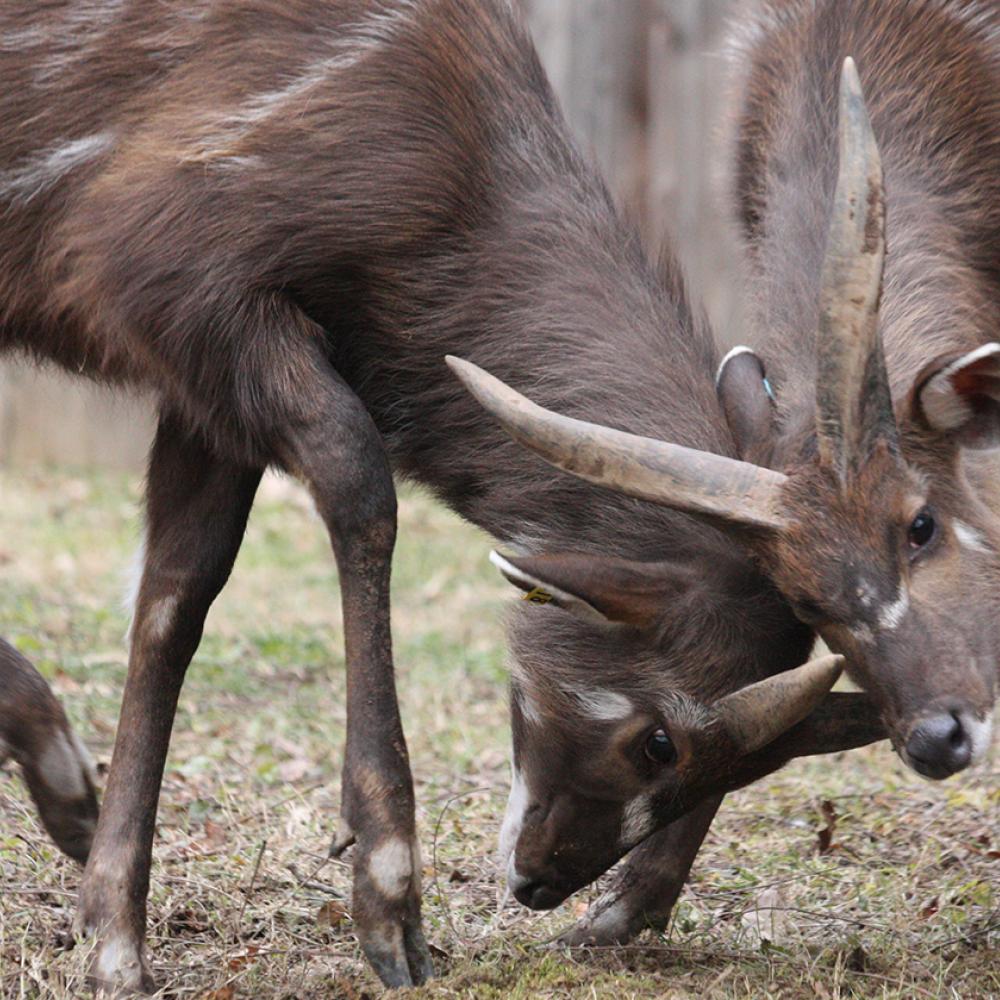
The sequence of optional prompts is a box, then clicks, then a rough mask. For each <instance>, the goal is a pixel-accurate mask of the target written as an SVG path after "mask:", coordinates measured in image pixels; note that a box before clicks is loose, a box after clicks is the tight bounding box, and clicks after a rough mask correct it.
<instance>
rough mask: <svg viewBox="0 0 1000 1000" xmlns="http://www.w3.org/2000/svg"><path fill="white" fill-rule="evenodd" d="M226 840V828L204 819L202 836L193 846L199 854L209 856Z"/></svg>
mask: <svg viewBox="0 0 1000 1000" xmlns="http://www.w3.org/2000/svg"><path fill="white" fill-rule="evenodd" d="M228 839H229V835H228V833H226V828H225V827H224V826H223V825H222V824H221V823H216V822H214V821H213V820H210V819H206V820H205V826H204V827H203V832H202V835H201V837H200V838H199V839H198V841H197V843H196V844H194V845H193V846H194V848H195V850H197V851H198V852H199V853H201V854H211V853H213V852H214V851H217V850H218V849H219V848H220V847H222V845H223V844H225V842H226V841H227V840H228Z"/></svg>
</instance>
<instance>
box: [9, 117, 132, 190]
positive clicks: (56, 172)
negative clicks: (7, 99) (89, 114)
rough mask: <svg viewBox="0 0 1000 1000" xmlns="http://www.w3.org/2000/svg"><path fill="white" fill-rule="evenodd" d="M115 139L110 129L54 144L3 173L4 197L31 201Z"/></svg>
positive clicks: (103, 150) (108, 146)
mask: <svg viewBox="0 0 1000 1000" xmlns="http://www.w3.org/2000/svg"><path fill="white" fill-rule="evenodd" d="M113 142H114V137H113V136H112V134H111V133H110V132H97V133H95V134H94V135H88V136H84V137H83V138H82V139H73V140H70V141H68V142H64V143H62V144H61V145H58V146H52V147H50V148H49V149H47V150H45V151H44V152H42V153H39V154H38V155H37V156H35V157H34V158H32V159H31V160H29V161H28V163H26V164H24V165H23V166H20V167H14V168H13V169H11V170H5V171H3V172H2V173H0V198H8V199H10V200H11V201H13V202H15V203H16V204H19V205H27V204H28V203H29V202H30V201H32V200H33V199H34V198H37V197H38V196H39V195H40V194H44V193H45V192H46V191H47V190H49V189H50V188H52V187H54V186H55V185H56V184H58V183H59V181H61V180H62V179H63V177H65V176H66V175H67V174H68V173H70V172H71V171H73V170H75V169H76V168H77V167H80V166H83V164H85V163H87V162H88V161H90V160H93V159H95V158H96V157H98V156H100V155H101V154H102V153H104V152H105V151H107V150H108V149H110V148H111V146H112V143H113Z"/></svg>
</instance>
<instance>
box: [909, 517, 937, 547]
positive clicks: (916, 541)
mask: <svg viewBox="0 0 1000 1000" xmlns="http://www.w3.org/2000/svg"><path fill="white" fill-rule="evenodd" d="M936 534H937V522H936V521H935V520H934V515H933V514H932V513H931V512H930V510H928V509H927V508H926V507H925V508H924V509H923V510H922V511H921V512H920V513H919V514H917V516H916V517H915V518H914V519H913V520H912V521H911V522H910V527H909V529H908V530H907V533H906V541H907V543H908V544H909V546H910V549H911V550H912V551H913V552H917V551H919V550H920V549H922V548H925V547H926V546H927V545H929V544H930V543H931V542H932V541H933V539H934V536H935V535H936Z"/></svg>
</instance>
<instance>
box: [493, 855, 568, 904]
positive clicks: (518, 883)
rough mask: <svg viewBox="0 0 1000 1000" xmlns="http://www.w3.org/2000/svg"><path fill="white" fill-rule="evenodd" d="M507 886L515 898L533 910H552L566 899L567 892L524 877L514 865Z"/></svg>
mask: <svg viewBox="0 0 1000 1000" xmlns="http://www.w3.org/2000/svg"><path fill="white" fill-rule="evenodd" d="M507 884H508V885H509V886H510V889H511V891H512V892H513V893H514V898H515V899H516V900H517V901H518V902H519V903H520V904H521V905H522V906H527V907H528V908H529V909H532V910H551V909H553V908H554V907H556V906H558V905H559V904H560V903H561V902H562V901H563V900H564V899H565V898H566V893H565V892H561V891H560V890H559V889H554V888H553V887H552V886H550V885H548V884H547V883H546V882H544V881H542V880H541V879H533V878H530V877H529V876H527V875H522V874H521V873H520V872H518V871H517V869H516V868H515V867H514V866H513V865H511V867H510V868H509V869H508V871H507Z"/></svg>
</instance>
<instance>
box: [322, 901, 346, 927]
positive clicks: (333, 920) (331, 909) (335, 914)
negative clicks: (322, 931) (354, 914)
mask: <svg viewBox="0 0 1000 1000" xmlns="http://www.w3.org/2000/svg"><path fill="white" fill-rule="evenodd" d="M347 917H348V913H347V908H346V907H345V906H344V904H343V903H341V902H340V901H339V900H336V899H329V900H327V901H326V902H325V903H324V904H323V905H322V906H321V907H320V908H319V910H318V911H317V913H316V926H317V927H330V928H333V927H339V926H340V925H341V924H342V923H343V922H344V921H345V920H346V919H347Z"/></svg>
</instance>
